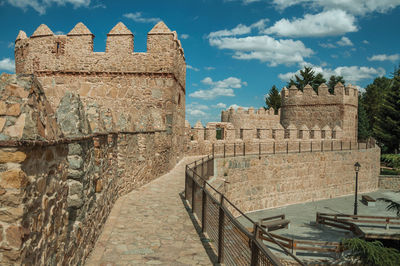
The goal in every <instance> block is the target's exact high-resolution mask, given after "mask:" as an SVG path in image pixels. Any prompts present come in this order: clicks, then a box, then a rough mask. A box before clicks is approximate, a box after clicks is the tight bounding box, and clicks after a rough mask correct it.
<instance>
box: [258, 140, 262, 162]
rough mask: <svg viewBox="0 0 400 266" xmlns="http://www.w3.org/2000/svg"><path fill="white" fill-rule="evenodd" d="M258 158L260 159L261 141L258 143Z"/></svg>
mask: <svg viewBox="0 0 400 266" xmlns="http://www.w3.org/2000/svg"><path fill="white" fill-rule="evenodd" d="M258 159H261V142H259V143H258Z"/></svg>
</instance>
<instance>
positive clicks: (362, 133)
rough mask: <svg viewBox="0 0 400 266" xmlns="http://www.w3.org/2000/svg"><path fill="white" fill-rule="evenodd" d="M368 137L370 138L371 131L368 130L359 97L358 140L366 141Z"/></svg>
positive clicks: (365, 115)
mask: <svg viewBox="0 0 400 266" xmlns="http://www.w3.org/2000/svg"><path fill="white" fill-rule="evenodd" d="M369 137H371V130H370V128H369V122H368V116H367V112H366V111H365V108H364V104H363V102H362V101H361V96H358V139H359V140H367V139H368V138H369Z"/></svg>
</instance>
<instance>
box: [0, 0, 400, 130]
mask: <svg viewBox="0 0 400 266" xmlns="http://www.w3.org/2000/svg"><path fill="white" fill-rule="evenodd" d="M399 6H400V0H270V1H266V0H168V1H166V0H158V1H155V0H154V1H152V0H143V1H142V0H135V1H133V0H132V1H117V0H114V1H99V0H0V20H1V24H2V25H3V26H2V28H1V30H0V32H1V34H0V72H9V73H13V72H14V61H13V60H14V50H13V49H14V40H15V38H16V36H17V34H18V31H19V30H24V31H25V32H26V33H27V35H28V36H30V35H31V34H32V33H33V32H34V30H35V29H36V28H37V27H38V26H39V25H40V24H42V23H44V24H47V25H48V26H49V27H50V29H51V30H52V31H53V32H54V33H57V34H66V33H68V32H69V31H70V30H71V29H72V28H73V27H74V25H75V24H76V23H78V22H83V23H84V24H85V25H86V26H87V27H88V28H89V29H90V30H91V31H92V33H93V34H94V35H95V36H96V37H95V45H94V46H95V47H94V49H95V51H104V50H105V39H106V34H107V33H108V32H109V31H110V30H111V28H112V27H113V26H114V25H115V24H117V23H118V22H119V21H122V22H123V23H124V24H125V25H126V26H127V27H128V28H129V29H130V30H131V31H132V32H133V33H134V34H135V51H138V52H144V51H146V35H147V32H148V31H150V30H151V28H152V27H153V26H154V24H155V23H157V22H158V21H159V20H163V21H164V22H165V23H166V24H167V26H168V27H169V28H170V29H171V30H176V31H177V32H178V36H179V39H180V40H181V42H182V45H183V48H184V50H185V56H186V63H187V66H188V69H187V76H186V118H187V120H189V122H190V123H191V125H193V124H194V123H195V122H196V121H197V120H201V121H202V122H203V124H205V123H206V122H209V121H219V120H220V112H221V110H223V109H226V108H229V107H230V106H234V107H237V106H243V107H249V106H253V107H255V108H259V107H261V106H263V105H264V95H265V94H266V93H268V91H269V89H270V88H271V87H272V85H276V86H278V88H279V89H281V88H282V87H283V86H285V84H286V82H287V81H288V79H289V78H290V77H291V76H292V75H293V73H295V72H296V71H298V70H299V69H301V68H302V67H303V66H304V65H309V66H312V67H313V68H314V69H315V71H317V72H322V73H323V75H324V76H326V77H329V76H330V75H332V74H334V75H343V76H344V78H345V80H346V81H347V83H352V84H354V85H357V86H359V87H360V89H362V88H363V87H365V86H366V85H368V84H369V83H371V82H372V81H373V79H374V78H375V77H377V76H382V75H385V76H390V74H391V73H392V72H393V69H394V67H395V66H396V65H398V64H399V63H400V51H399V43H400V36H399V34H398V33H399V31H398V25H399V24H400V7H399Z"/></svg>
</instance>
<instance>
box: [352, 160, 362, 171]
mask: <svg viewBox="0 0 400 266" xmlns="http://www.w3.org/2000/svg"><path fill="white" fill-rule="evenodd" d="M360 167H361V165H360V163H359V162H356V163H355V164H354V170H355V171H356V172H358V171H360Z"/></svg>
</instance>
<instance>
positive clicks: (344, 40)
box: [336, 36, 353, 46]
mask: <svg viewBox="0 0 400 266" xmlns="http://www.w3.org/2000/svg"><path fill="white" fill-rule="evenodd" d="M336 43H337V44H338V45H340V46H353V43H352V42H351V40H350V39H349V38H347V37H345V36H343V37H342V38H341V39H340V40H339V41H337V42H336Z"/></svg>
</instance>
